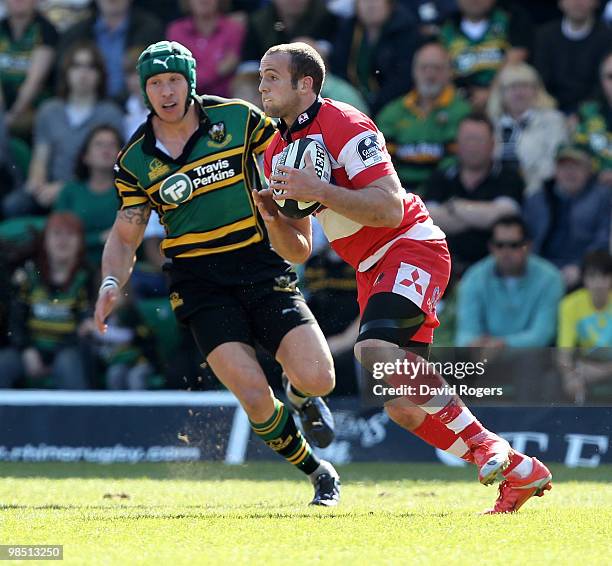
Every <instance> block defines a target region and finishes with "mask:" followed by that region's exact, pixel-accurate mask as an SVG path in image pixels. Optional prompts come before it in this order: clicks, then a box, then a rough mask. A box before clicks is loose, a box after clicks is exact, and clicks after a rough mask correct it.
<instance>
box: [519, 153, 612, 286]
mask: <svg viewBox="0 0 612 566" xmlns="http://www.w3.org/2000/svg"><path fill="white" fill-rule="evenodd" d="M611 207H612V199H611V194H610V190H609V188H608V187H606V186H604V185H601V184H599V183H598V182H597V178H596V176H595V175H594V168H593V159H592V156H591V155H590V154H589V153H588V152H587V151H586V150H584V149H583V148H581V147H579V146H568V145H565V146H562V147H561V148H560V149H559V151H558V153H557V159H556V168H555V176H554V178H552V179H551V180H549V181H547V182H546V183H545V184H544V185H543V187H542V190H541V191H538V192H537V193H535V194H534V195H532V196H531V197H529V199H527V201H526V202H525V212H524V215H525V220H526V222H527V225H528V226H529V229H530V231H531V234H532V236H533V251H534V252H535V253H537V254H538V255H540V256H542V257H544V258H546V259H548V260H549V261H551V262H552V263H553V264H555V265H556V266H557V267H558V268H559V269H560V270H561V271H562V273H563V277H564V279H565V283H566V285H567V287H568V288H569V289H570V290H573V289H575V288H576V286H577V285H578V283H579V280H580V265H581V264H582V259H583V257H584V256H585V254H586V253H588V252H591V251H595V250H602V249H607V248H608V246H609V242H610V209H611Z"/></svg>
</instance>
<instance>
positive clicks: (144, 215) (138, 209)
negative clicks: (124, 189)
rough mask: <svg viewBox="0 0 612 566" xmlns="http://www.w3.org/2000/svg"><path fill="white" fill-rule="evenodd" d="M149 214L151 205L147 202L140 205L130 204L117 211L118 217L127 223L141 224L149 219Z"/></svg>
mask: <svg viewBox="0 0 612 566" xmlns="http://www.w3.org/2000/svg"><path fill="white" fill-rule="evenodd" d="M149 216H151V207H150V206H149V205H148V204H144V205H142V206H131V207H129V208H124V209H123V210H120V211H119V218H121V220H123V221H124V222H127V223H129V224H138V225H140V226H142V225H143V224H146V223H147V222H148V221H149Z"/></svg>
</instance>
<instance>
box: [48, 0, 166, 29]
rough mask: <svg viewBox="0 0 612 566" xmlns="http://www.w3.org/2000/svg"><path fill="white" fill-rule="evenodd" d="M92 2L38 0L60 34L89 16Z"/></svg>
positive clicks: (86, 0)
mask: <svg viewBox="0 0 612 566" xmlns="http://www.w3.org/2000/svg"><path fill="white" fill-rule="evenodd" d="M156 1H159V0H156ZM90 4H91V0H38V6H39V10H40V12H41V13H42V14H43V15H44V16H45V18H47V19H48V20H49V21H50V22H51V23H52V24H53V25H54V26H55V28H56V29H57V31H58V32H59V33H60V34H62V33H64V32H65V31H66V30H67V29H68V28H70V27H71V26H73V25H74V24H76V23H78V22H81V21H83V20H84V19H85V18H87V17H88V16H89V15H90V14H91V6H90Z"/></svg>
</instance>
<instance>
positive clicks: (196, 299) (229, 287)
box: [168, 253, 316, 358]
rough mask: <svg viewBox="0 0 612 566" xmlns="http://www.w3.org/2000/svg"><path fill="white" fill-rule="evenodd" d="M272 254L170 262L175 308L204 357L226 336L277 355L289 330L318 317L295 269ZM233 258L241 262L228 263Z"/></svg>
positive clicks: (179, 318) (313, 320)
mask: <svg viewBox="0 0 612 566" xmlns="http://www.w3.org/2000/svg"><path fill="white" fill-rule="evenodd" d="M222 255H223V256H226V255H230V254H222ZM276 258H278V256H276ZM276 258H273V257H270V256H269V255H268V254H265V253H264V254H261V255H259V256H253V255H252V254H232V257H230V258H228V257H224V258H218V259H214V260H212V263H211V260H210V259H205V260H202V261H198V259H197V258H194V259H193V260H192V259H187V260H182V261H177V260H175V261H174V262H173V264H172V265H171V266H170V267H169V268H168V271H169V272H170V303H171V304H172V307H173V309H174V313H175V315H176V317H177V319H178V320H179V322H181V323H184V324H186V325H188V326H189V327H190V329H191V331H192V333H193V335H194V338H195V340H196V342H197V344H198V347H199V349H200V351H201V353H202V355H203V356H204V358H206V357H207V356H208V355H209V354H210V352H212V351H213V350H214V349H215V348H216V347H217V346H219V345H221V344H224V343H225V342H242V343H245V344H249V345H251V346H254V345H255V344H256V343H258V344H260V345H261V346H263V347H264V348H265V349H266V350H267V351H268V352H270V353H271V354H272V355H275V354H276V350H278V347H279V345H280V343H281V341H282V339H283V338H284V336H285V335H286V334H287V333H288V332H289V331H290V330H292V329H294V328H295V327H296V326H300V325H302V324H314V323H316V321H315V318H314V316H313V315H312V313H311V312H310V309H309V308H308V306H307V305H306V301H305V300H304V297H303V296H302V294H301V293H300V291H299V290H298V289H297V287H296V282H297V275H296V274H295V273H294V272H292V271H290V270H289V269H288V264H286V263H285V262H282V261H281V260H279V259H278V260H277V259H276ZM232 260H234V261H238V260H240V263H239V264H234V265H233V266H232V264H231V263H229V261H232Z"/></svg>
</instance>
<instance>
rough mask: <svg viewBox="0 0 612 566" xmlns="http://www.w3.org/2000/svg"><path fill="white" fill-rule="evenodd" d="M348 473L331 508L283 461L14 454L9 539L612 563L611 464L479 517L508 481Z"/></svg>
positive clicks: (319, 555)
mask: <svg viewBox="0 0 612 566" xmlns="http://www.w3.org/2000/svg"><path fill="white" fill-rule="evenodd" d="M340 472H341V475H342V479H343V482H344V484H343V501H342V504H341V506H340V507H338V508H337V509H320V508H310V507H307V506H306V505H305V504H306V503H307V502H308V501H309V499H310V497H311V495H312V494H311V487H310V486H309V484H307V483H306V481H305V480H304V478H303V477H302V476H301V474H299V472H297V471H296V470H292V469H291V468H290V467H289V466H287V465H284V464H282V463H252V464H249V465H246V466H238V467H226V466H223V465H221V464H208V463H197V464H180V465H169V464H138V465H108V466H105V465H95V464H91V465H89V464H49V463H45V464H0V477H1V478H2V479H1V480H0V543H1V544H9V543H10V544H63V545H64V562H65V563H67V564H87V565H90V564H91V565H93V564H105V565H106V564H121V565H131V564H154V565H166V564H168V565H171V566H177V565H180V564H207V565H208V564H233V565H235V566H239V565H242V564H247V563H248V564H265V565H270V564H281V563H282V564H289V565H290V564H313V563H315V564H343V565H345V564H348V565H351V566H352V565H355V564H402V565H403V564H410V565H411V564H443V565H444V566H447V565H451V564H478V565H480V564H503V565H504V566H507V565H508V564H520V565H526V564H534V563H539V564H555V565H558V564H584V565H587V564H588V565H589V566H590V565H593V564H610V563H611V561H612V542H611V541H612V527H611V525H612V481H611V480H612V469H611V467H610V466H606V467H601V468H598V469H576V470H569V469H566V468H562V467H556V468H554V469H553V473H554V474H555V479H556V483H555V485H554V488H553V491H552V492H549V493H548V494H546V496H545V497H543V498H534V499H533V500H531V501H529V502H528V503H527V504H526V505H525V506H524V507H523V509H522V510H521V511H520V512H519V513H517V514H514V515H503V516H502V515H497V516H481V515H478V512H479V511H481V510H482V509H484V508H486V507H488V506H489V505H490V504H491V503H492V502H493V500H494V498H495V496H496V491H495V489H494V488H484V487H482V486H480V485H479V484H478V483H477V482H476V481H475V478H474V474H475V472H474V470H473V469H470V470H468V469H451V468H445V467H444V466H442V465H429V464H352V465H350V466H345V467H343V468H341V469H340ZM119 494H124V496H125V497H123V498H121V497H119ZM105 495H107V497H105ZM108 495H112V496H113V497H110V498H109V497H108ZM21 563H23V562H21ZM21 563H20V564H21Z"/></svg>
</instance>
